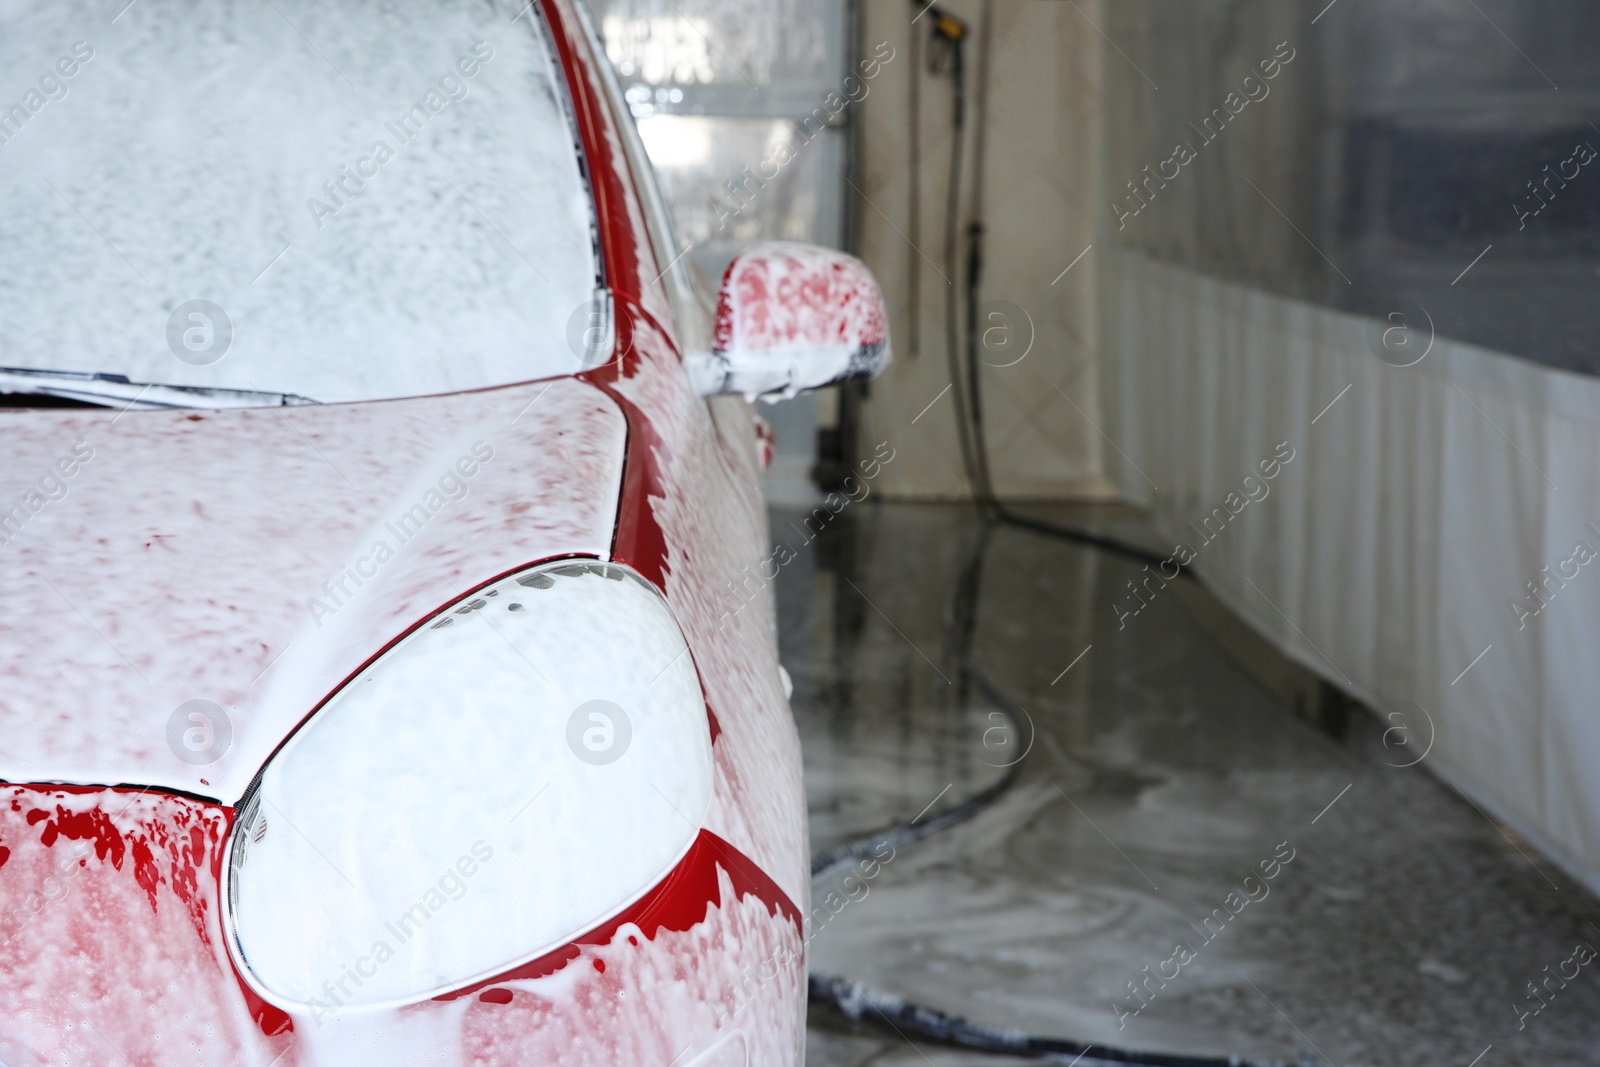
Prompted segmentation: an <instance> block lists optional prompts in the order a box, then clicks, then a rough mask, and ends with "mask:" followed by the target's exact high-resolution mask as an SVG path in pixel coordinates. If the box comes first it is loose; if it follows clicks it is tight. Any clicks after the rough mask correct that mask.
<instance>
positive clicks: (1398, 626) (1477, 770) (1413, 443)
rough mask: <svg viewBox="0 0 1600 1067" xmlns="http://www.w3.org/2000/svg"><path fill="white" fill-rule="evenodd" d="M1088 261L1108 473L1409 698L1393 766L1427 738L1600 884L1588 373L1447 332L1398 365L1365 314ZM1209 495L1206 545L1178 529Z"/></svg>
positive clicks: (1211, 581) (1215, 584)
mask: <svg viewBox="0 0 1600 1067" xmlns="http://www.w3.org/2000/svg"><path fill="white" fill-rule="evenodd" d="M1104 272H1105V273H1104V285H1105V290H1104V304H1103V307H1104V308H1105V314H1106V322H1105V354H1106V372H1107V382H1108V384H1107V391H1106V397H1105V399H1106V403H1107V411H1108V412H1109V413H1110V419H1111V425H1109V426H1108V427H1107V429H1108V432H1109V433H1110V434H1111V435H1112V437H1113V438H1114V439H1115V440H1116V443H1117V446H1118V448H1119V449H1120V450H1121V453H1122V454H1121V455H1119V454H1117V452H1116V450H1112V451H1111V452H1110V453H1109V454H1108V456H1107V461H1108V465H1109V466H1110V469H1111V470H1112V471H1113V474H1114V477H1115V478H1116V479H1117V480H1118V481H1119V483H1120V484H1121V485H1122V486H1123V488H1124V489H1125V490H1126V491H1127V492H1128V494H1129V495H1130V496H1131V497H1133V498H1134V499H1135V500H1138V501H1140V502H1142V503H1144V504H1146V505H1148V506H1150V507H1151V508H1152V509H1153V511H1154V513H1155V516H1156V518H1157V521H1158V523H1159V524H1160V525H1161V527H1162V528H1163V530H1164V532H1166V533H1167V534H1168V535H1169V536H1170V537H1172V538H1173V541H1174V544H1175V545H1177V544H1178V543H1184V544H1186V545H1188V546H1190V547H1192V548H1193V549H1195V550H1196V553H1197V555H1196V559H1195V564H1194V565H1195V569H1196V570H1197V572H1198V573H1199V575H1200V576H1201V578H1202V580H1203V581H1204V582H1205V583H1206V585H1207V586H1209V587H1210V588H1211V589H1212V590H1213V591H1214V592H1215V593H1216V595H1217V596H1218V597H1220V598H1221V599H1222V600H1223V601H1224V602H1226V603H1227V604H1228V605H1229V606H1230V607H1232V608H1233V609H1234V610H1235V611H1237V612H1238V613H1239V614H1240V615H1241V616H1243V617H1244V618H1245V619H1246V620H1248V621H1249V622H1250V623H1251V624H1252V625H1253V626H1254V627H1255V628H1256V629H1257V630H1258V631H1260V632H1261V633H1262V634H1264V635H1266V636H1267V637H1268V638H1270V639H1271V640H1273V641H1274V642H1275V643H1276V644H1277V645H1278V646H1279V647H1280V648H1282V649H1283V651H1284V652H1285V653H1287V654H1288V655H1290V656H1291V657H1293V658H1295V659H1296V660H1298V661H1300V662H1302V663H1303V664H1305V665H1306V666H1307V667H1309V668H1311V669H1313V670H1315V671H1317V672H1318V673H1320V674H1321V675H1323V676H1324V677H1326V678H1327V679H1328V680H1329V681H1330V682H1332V683H1333V684H1335V685H1338V686H1340V687H1343V688H1346V690H1347V691H1348V692H1350V693H1352V695H1355V696H1357V697H1359V698H1360V699H1362V700H1364V701H1366V702H1368V703H1369V704H1371V705H1373V706H1375V707H1377V708H1379V709H1380V711H1383V710H1387V709H1390V708H1393V707H1395V706H1396V704H1395V702H1397V701H1409V702H1412V703H1414V704H1416V705H1419V706H1420V707H1421V708H1422V709H1424V711H1425V712H1426V714H1427V718H1428V720H1430V721H1431V727H1430V725H1429V723H1427V722H1424V723H1421V724H1417V725H1414V726H1413V727H1412V732H1411V740H1412V741H1413V742H1414V743H1415V745H1416V747H1415V748H1414V749H1412V750H1411V751H1412V754H1411V755H1409V756H1407V755H1396V756H1395V761H1396V762H1403V761H1408V760H1409V759H1412V758H1415V755H1419V754H1420V753H1421V751H1422V748H1423V746H1425V745H1426V744H1427V742H1428V741H1429V740H1430V737H1429V736H1428V734H1430V733H1431V734H1432V735H1433V736H1432V738H1431V740H1432V748H1431V750H1430V751H1429V753H1428V756H1427V758H1426V760H1425V761H1424V762H1423V766H1426V767H1429V768H1432V770H1433V771H1434V772H1436V773H1438V774H1440V775H1442V776H1443V777H1444V778H1445V779H1446V780H1447V781H1450V782H1451V783H1453V784H1454V785H1456V786H1457V787H1458V788H1459V789H1461V791H1462V792H1464V793H1465V794H1466V795H1467V796H1468V797H1469V798H1470V799H1472V800H1473V801H1474V802H1475V803H1476V804H1478V805H1479V806H1480V807H1481V808H1482V809H1483V810H1485V811H1486V812H1488V813H1489V814H1491V815H1493V816H1495V817H1496V818H1497V819H1499V820H1501V821H1503V822H1504V823H1506V824H1508V825H1509V826H1511V827H1512V828H1514V829H1515V830H1516V831H1517V832H1519V833H1520V834H1521V835H1523V836H1524V837H1526V838H1528V839H1529V840H1531V841H1532V842H1534V843H1535V844H1536V845H1538V846H1539V847H1540V848H1541V849H1542V850H1544V851H1545V852H1546V853H1548V854H1549V855H1551V856H1552V857H1553V858H1555V859H1556V860H1557V861H1558V862H1560V863H1561V864H1562V865H1563V866H1564V867H1566V868H1567V870H1568V871H1569V872H1570V873H1571V874H1573V875H1574V876H1576V877H1578V878H1580V879H1581V880H1583V881H1585V882H1586V883H1587V884H1588V885H1589V887H1590V888H1591V889H1594V890H1596V891H1600V711H1597V703H1600V557H1597V558H1594V559H1593V560H1592V561H1589V560H1588V558H1587V557H1588V556H1590V555H1591V554H1592V553H1596V552H1600V380H1596V379H1594V378H1590V377H1586V376H1580V375H1574V374H1568V373H1564V372H1558V371H1550V370H1546V369H1544V368H1542V367H1538V366H1535V365H1533V364H1531V363H1527V362H1524V361H1521V360H1517V359H1513V358H1511V357H1509V356H1506V355H1503V354H1500V353H1496V352H1491V351H1488V350H1485V349H1481V348H1476V347H1473V346H1470V345H1465V344H1460V343H1456V342H1451V341H1447V340H1444V339H1442V338H1435V339H1434V340H1433V343H1432V348H1431V350H1429V351H1428V354H1427V356H1426V357H1425V358H1423V359H1422V360H1421V362H1420V363H1417V364H1416V365H1414V366H1410V367H1405V368H1401V367H1396V366H1392V365H1390V364H1388V363H1385V362H1384V361H1383V360H1380V359H1379V358H1378V355H1377V352H1378V351H1381V350H1382V345H1381V341H1380V338H1381V336H1382V332H1383V329H1384V328H1385V324H1382V323H1377V322H1376V321H1375V320H1369V319H1364V318H1361V317H1358V316H1354V315H1349V314H1345V313H1341V312H1336V311H1329V310H1325V309H1322V308H1319V307H1315V306H1312V305H1310V304H1306V303H1303V302H1300V301H1295V300H1288V299H1284V298H1282V297H1278V296H1273V295H1270V294H1267V293H1264V292H1261V291H1259V290H1255V289H1250V288H1247V287H1244V286H1240V285H1237V284H1234V283H1230V282H1225V281H1222V280H1219V279H1216V278H1213V277H1209V276H1206V275H1203V274H1199V273H1197V272H1195V271H1192V270H1189V269H1186V268H1182V267H1176V266H1170V265H1166V264H1163V263H1159V262H1156V261H1154V260H1152V259H1149V258H1146V257H1144V256H1141V255H1136V254H1132V253H1127V252H1116V251H1113V252H1109V253H1108V254H1107V256H1106V259H1105V261H1104ZM1407 326H1408V327H1409V328H1411V329H1412V330H1413V331H1414V332H1413V334H1412V336H1411V338H1410V340H1411V341H1412V343H1413V344H1415V345H1417V346H1418V347H1417V348H1414V349H1412V351H1413V352H1420V350H1421V347H1420V346H1422V345H1425V344H1426V342H1427V340H1428V336H1427V325H1426V322H1425V321H1423V322H1421V323H1417V322H1409V323H1407ZM1396 340H1399V337H1398V335H1391V341H1396ZM1390 359H1391V360H1393V359H1394V357H1393V356H1391V357H1390ZM1330 405H1331V406H1330ZM1285 443H1286V444H1287V446H1288V447H1289V448H1292V449H1293V450H1294V458H1293V459H1292V460H1291V461H1289V462H1288V463H1287V464H1284V465H1283V466H1282V468H1281V470H1280V471H1279V472H1278V474H1277V477H1275V478H1274V479H1272V480H1271V481H1270V482H1267V483H1262V481H1261V475H1260V472H1259V470H1258V463H1259V462H1260V461H1261V460H1263V459H1270V458H1272V457H1273V456H1274V452H1275V450H1277V449H1278V448H1279V446H1280V444H1285ZM1252 474H1254V475H1255V477H1256V480H1257V483H1258V484H1265V485H1266V486H1267V487H1268V490H1269V492H1268V495H1267V496H1266V497H1264V498H1262V499H1260V500H1259V501H1252V502H1249V503H1247V504H1245V505H1244V506H1243V507H1239V503H1238V502H1239V501H1240V500H1243V499H1245V498H1246V496H1247V493H1249V492H1252V491H1253V492H1254V494H1255V495H1256V496H1258V497H1259V496H1260V494H1261V492H1262V490H1261V489H1259V488H1257V489H1254V490H1250V489H1249V487H1248V486H1246V485H1245V483H1244V479H1245V477H1246V476H1247V475H1252ZM1230 493H1236V494H1238V496H1236V497H1234V498H1233V500H1232V501H1231V502H1230V501H1229V500H1228V494H1230ZM1230 503H1231V504H1232V506H1229V505H1230ZM1219 507H1220V508H1223V514H1224V515H1225V516H1226V517H1227V518H1228V521H1227V522H1226V523H1225V524H1223V523H1221V522H1219V521H1217V520H1216V519H1214V520H1213V522H1212V524H1211V529H1212V530H1215V529H1217V528H1219V527H1220V528H1221V532H1220V533H1216V534H1215V535H1214V536H1213V537H1212V540H1210V541H1209V542H1207V541H1205V540H1203V537H1202V535H1201V534H1200V533H1197V532H1196V531H1195V529H1193V528H1191V527H1190V526H1189V525H1188V524H1189V523H1191V522H1193V523H1195V524H1196V525H1197V526H1198V525H1200V523H1201V517H1202V516H1206V515H1211V514H1212V513H1213V509H1216V508H1219ZM1236 507H1239V510H1238V513H1237V514H1236V515H1235V514H1233V511H1234V508H1236ZM1591 522H1592V523H1594V527H1593V528H1591V527H1589V526H1588V525H1587V524H1589V523H1591ZM1203 532H1204V531H1203ZM1580 542H1581V543H1582V545H1583V546H1584V548H1583V549H1579V548H1577V547H1576V546H1578V545H1579V543H1580ZM1546 568H1548V569H1546ZM1530 581H1531V582H1536V583H1540V584H1539V586H1538V587H1537V588H1538V597H1537V598H1536V597H1535V596H1533V595H1531V594H1530V593H1529V591H1528V585H1527V583H1529V582H1530ZM1517 605H1520V607H1518V606H1517ZM1108 610H1112V609H1110V608H1109V607H1108ZM1535 612H1537V614H1535ZM1463 672H1464V673H1463ZM1396 773H1403V772H1400V771H1397V772H1396ZM1396 817H1397V818H1404V817H1405V813H1404V812H1397V813H1396Z"/></svg>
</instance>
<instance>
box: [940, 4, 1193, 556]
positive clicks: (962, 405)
mask: <svg viewBox="0 0 1600 1067" xmlns="http://www.w3.org/2000/svg"><path fill="white" fill-rule="evenodd" d="M912 3H914V4H916V5H917V6H918V7H919V8H922V9H924V10H925V11H928V12H929V13H931V14H932V15H934V26H935V29H934V31H933V32H934V33H935V34H937V35H939V36H940V37H941V38H942V39H943V40H945V41H946V43H947V46H948V47H949V48H950V49H951V50H952V58H951V63H950V74H951V77H952V79H953V81H954V87H953V93H954V98H953V99H954V112H953V115H952V118H951V123H952V126H953V129H954V137H953V140H952V144H951V149H950V177H949V181H948V183H947V188H946V192H945V265H946V269H947V270H948V272H949V279H948V280H949V281H950V283H951V285H952V287H955V286H956V284H957V283H956V281H955V279H957V278H959V279H960V280H961V284H960V287H959V288H960V291H959V292H957V293H954V294H952V298H951V299H950V300H949V301H948V302H947V303H946V305H945V351H946V354H947V356H948V359H949V364H950V367H949V370H950V382H951V385H952V386H953V388H952V389H951V393H952V395H953V399H954V401H955V409H956V429H957V432H958V435H959V438H960V442H961V460H962V465H963V468H964V469H965V471H966V474H967V481H968V483H969V484H970V485H971V486H972V495H973V499H974V501H975V502H976V503H977V505H978V509H979V511H981V512H982V513H983V514H984V515H986V516H988V517H990V518H992V519H994V520H997V521H999V522H1003V523H1005V524H1006V525H1008V526H1015V527H1017V528H1018V529H1022V530H1028V531H1030V532H1032V533H1036V534H1041V535H1043V536H1046V537H1054V538H1058V539H1060V540H1063V541H1071V542H1073V543H1075V544H1081V545H1087V546H1089V547H1091V548H1098V549H1101V550H1103V551H1105V552H1109V553H1112V554H1113V555H1118V556H1122V557H1124V558H1126V559H1131V560H1134V561H1135V562H1138V563H1143V564H1147V565H1149V566H1152V567H1156V568H1158V569H1160V568H1161V567H1163V566H1169V567H1172V568H1175V569H1176V573H1175V574H1166V573H1163V575H1162V577H1164V578H1166V579H1167V580H1168V581H1170V580H1171V579H1172V578H1174V577H1177V576H1185V577H1190V578H1192V577H1194V574H1193V571H1192V570H1191V569H1190V568H1189V567H1188V566H1186V565H1185V564H1182V563H1180V562H1178V561H1177V560H1176V559H1173V558H1170V557H1167V558H1163V557H1162V556H1159V555H1157V554H1156V553H1154V552H1151V551H1149V550H1147V549H1144V548H1141V547H1139V546H1137V545H1133V544H1129V543H1128V542H1126V541H1121V540H1119V539H1117V538H1115V537H1109V536H1107V535H1105V534H1100V533H1095V532H1094V531H1092V530H1086V529H1082V528H1079V527H1072V526H1063V525H1061V524H1060V523H1053V522H1049V521H1047V520H1044V519H1037V518H1033V517H1031V516H1028V515H1022V514H1019V513H1018V512H1015V511H1013V510H1011V508H1010V507H1008V506H1007V505H1006V504H1005V503H1004V502H1002V501H1001V500H1000V498H999V497H998V496H997V495H996V493H995V490H994V482H993V478H992V476H991V473H990V469H989V442H988V434H987V431H986V429H985V427H984V421H983V383H982V375H981V374H980V372H979V367H978V326H979V309H978V291H979V284H980V282H981V280H982V277H983V262H984V261H983V242H984V237H985V232H986V231H985V227H984V224H983V220H982V218H981V212H982V210H983V179H984V156H985V152H986V145H987V138H986V136H985V133H986V131H987V128H988V114H989V107H988V92H989V88H988V85H989V42H990V38H991V36H992V25H993V18H992V11H991V9H992V3H993V0H985V3H984V6H983V24H982V33H981V36H980V38H979V41H978V45H979V49H980V52H979V63H978V77H979V84H978V93H977V100H976V106H975V107H973V108H972V109H971V111H972V114H973V122H972V123H971V125H973V126H976V131H975V132H974V133H973V134H972V135H973V136H975V137H976V138H977V150H976V153H975V157H974V159H973V164H972V181H973V187H974V191H973V197H972V212H973V216H974V217H973V220H972V222H971V223H970V224H969V225H968V227H967V256H966V264H965V269H964V270H961V269H958V265H959V264H960V262H961V255H960V243H959V237H958V235H959V233H960V229H961V225H960V220H961V177H962V164H963V162H964V160H965V155H966V149H967V137H968V135H969V130H968V127H969V123H968V122H967V112H968V107H967V89H966V63H965V60H964V55H965V47H966V41H967V38H968V36H969V27H968V26H967V24H966V23H965V22H963V21H961V20H960V19H957V18H955V17H954V16H952V15H950V14H949V13H948V12H946V11H944V10H943V9H942V8H940V7H939V6H938V5H937V4H933V3H930V2H929V0H912ZM947 27H948V28H947ZM920 76H921V72H920V71H916V72H914V73H913V77H920ZM963 303H964V304H965V307H966V330H965V332H964V340H965V344H964V345H963V343H962V338H963V331H962V329H961V325H960V321H959V319H960V312H959V310H958V309H959V308H960V307H961V306H962V304H963ZM963 349H964V352H965V359H964V360H963V358H962V357H963Z"/></svg>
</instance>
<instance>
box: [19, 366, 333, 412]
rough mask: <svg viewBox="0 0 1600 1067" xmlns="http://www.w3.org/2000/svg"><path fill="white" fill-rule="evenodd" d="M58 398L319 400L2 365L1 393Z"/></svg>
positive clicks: (147, 402)
mask: <svg viewBox="0 0 1600 1067" xmlns="http://www.w3.org/2000/svg"><path fill="white" fill-rule="evenodd" d="M4 393H13V394H17V393H21V394H36V395H39V396H57V397H62V398H64V399H67V400H77V401H81V402H83V403H86V404H99V405H101V406H104V407H111V408H139V409H151V408H259V407H283V406H286V405H294V404H316V403H319V401H316V400H313V399H311V398H310V397H308V396H298V395H296V394H294V393H270V392H263V391H261V390H256V389H216V388H213V387H211V386H209V385H160V384H157V383H155V382H131V381H129V380H128V379H127V378H126V377H124V376H123V375H121V374H88V373H85V372H83V371H72V370H33V369H30V368H28V367H0V394H4Z"/></svg>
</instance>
